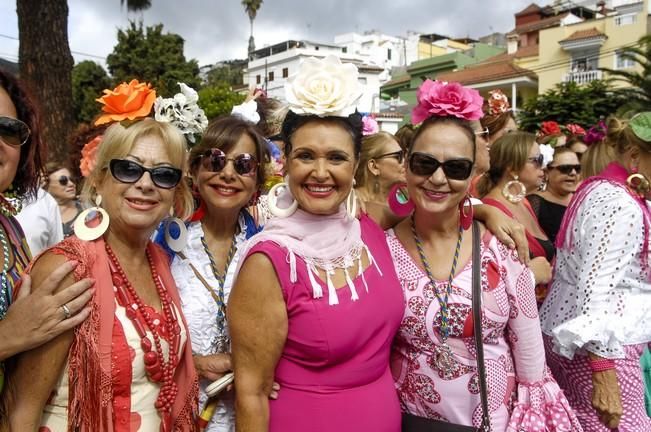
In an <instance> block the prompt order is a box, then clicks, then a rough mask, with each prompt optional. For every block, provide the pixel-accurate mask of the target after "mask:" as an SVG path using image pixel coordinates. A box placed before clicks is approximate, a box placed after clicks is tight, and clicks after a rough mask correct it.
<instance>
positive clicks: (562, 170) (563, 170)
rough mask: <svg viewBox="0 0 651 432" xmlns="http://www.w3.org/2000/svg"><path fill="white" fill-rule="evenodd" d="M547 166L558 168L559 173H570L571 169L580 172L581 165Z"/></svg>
mask: <svg viewBox="0 0 651 432" xmlns="http://www.w3.org/2000/svg"><path fill="white" fill-rule="evenodd" d="M547 168H550V169H555V170H558V171H559V172H560V173H561V174H565V175H570V174H572V171H576V173H577V174H581V165H569V164H568V165H556V166H551V165H548V166H547Z"/></svg>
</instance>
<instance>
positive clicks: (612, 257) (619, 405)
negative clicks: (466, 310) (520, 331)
mask: <svg viewBox="0 0 651 432" xmlns="http://www.w3.org/2000/svg"><path fill="white" fill-rule="evenodd" d="M650 125H651V112H644V113H640V114H638V115H637V116H635V117H633V118H632V119H631V120H630V121H624V120H619V119H616V118H612V119H610V120H609V122H608V133H607V137H606V145H609V146H611V147H612V148H613V152H614V154H615V155H616V156H615V160H614V161H613V162H611V163H610V164H609V165H608V166H607V167H606V169H605V170H603V171H602V172H601V173H600V174H599V175H597V176H594V177H589V178H587V179H586V180H585V181H584V182H583V184H582V185H581V187H580V188H579V190H577V192H576V194H575V196H574V198H573V200H572V203H571V204H570V207H569V208H568V210H567V212H566V213H565V217H564V219H563V223H562V225H561V228H560V231H559V233H558V237H557V240H556V243H557V246H558V248H559V249H558V253H557V256H556V263H555V265H554V278H553V281H552V283H551V287H550V290H549V295H548V296H547V298H546V299H545V302H544V304H543V306H542V309H541V322H542V329H543V332H544V333H545V335H546V336H545V342H546V344H547V345H548V349H547V358H548V362H549V366H550V368H551V369H552V372H553V373H554V375H555V377H556V379H557V380H558V382H559V384H560V386H561V387H562V388H563V389H564V391H565V393H566V394H567V396H568V400H569V401H570V404H571V405H572V407H573V408H574V409H575V411H576V413H577V416H578V417H579V420H580V421H581V424H582V425H583V427H584V428H585V429H586V430H589V431H594V432H601V431H603V432H606V431H610V430H613V429H615V430H618V431H620V432H629V431H630V432H632V431H635V432H644V431H651V419H650V418H649V417H648V416H647V414H646V412H645V406H644V384H643V379H642V373H641V369H640V355H641V354H642V352H643V350H644V348H645V347H646V346H647V345H648V343H649V342H651V313H650V311H651V268H650V261H649V258H650V257H649V232H650V229H651V212H650V211H649V205H648V201H647V200H648V199H649V198H651V194H650V192H651V186H650V184H649V179H651V126H650Z"/></svg>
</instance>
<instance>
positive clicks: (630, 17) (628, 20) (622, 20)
mask: <svg viewBox="0 0 651 432" xmlns="http://www.w3.org/2000/svg"><path fill="white" fill-rule="evenodd" d="M636 21H637V14H634V13H633V14H626V15H619V16H616V17H615V25H616V26H625V25H629V24H634V23H635V22H636Z"/></svg>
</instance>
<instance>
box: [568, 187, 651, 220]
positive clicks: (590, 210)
mask: <svg viewBox="0 0 651 432" xmlns="http://www.w3.org/2000/svg"><path fill="white" fill-rule="evenodd" d="M586 198H587V199H584V200H583V201H582V202H581V203H580V206H579V209H578V212H579V215H580V217H582V218H583V219H586V220H591V221H592V222H593V223H603V222H605V221H606V220H607V219H609V218H611V217H613V216H616V217H617V218H620V217H625V216H632V217H635V216H637V217H639V219H640V221H641V220H642V217H643V215H642V209H641V208H640V205H639V204H638V202H637V201H636V200H635V198H634V197H633V196H632V195H631V194H630V193H629V192H628V191H627V190H626V189H625V187H624V186H619V185H615V184H612V183H610V182H601V183H600V184H598V185H596V186H595V187H594V188H593V189H592V190H591V191H590V192H589V194H588V196H587V197H586ZM593 215H596V216H598V217H596V218H595V217H593Z"/></svg>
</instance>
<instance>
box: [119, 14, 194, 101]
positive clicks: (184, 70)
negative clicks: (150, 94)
mask: <svg viewBox="0 0 651 432" xmlns="http://www.w3.org/2000/svg"><path fill="white" fill-rule="evenodd" d="M184 43H185V41H184V40H183V38H182V37H181V36H179V35H177V34H174V33H163V25H162V24H158V25H155V26H152V27H146V28H143V24H142V22H140V23H138V24H136V23H135V22H133V21H132V22H130V23H129V28H127V29H126V30H122V29H120V30H118V43H117V45H116V46H115V47H114V48H113V52H112V53H111V54H109V55H108V57H107V58H106V64H107V65H108V69H109V72H110V73H111V75H112V76H113V78H114V79H115V80H116V83H120V82H122V81H127V82H128V81H130V80H131V79H133V78H136V79H138V80H139V81H146V82H149V83H151V84H152V85H153V86H154V87H155V88H156V93H157V94H158V95H160V96H163V97H170V96H172V95H174V94H175V93H178V88H179V87H178V85H177V83H178V82H184V83H186V84H187V85H189V86H190V87H194V88H197V87H198V86H199V84H200V79H199V65H198V64H197V61H196V60H189V61H188V60H186V59H185V55H184V54H183V45H184Z"/></svg>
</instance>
